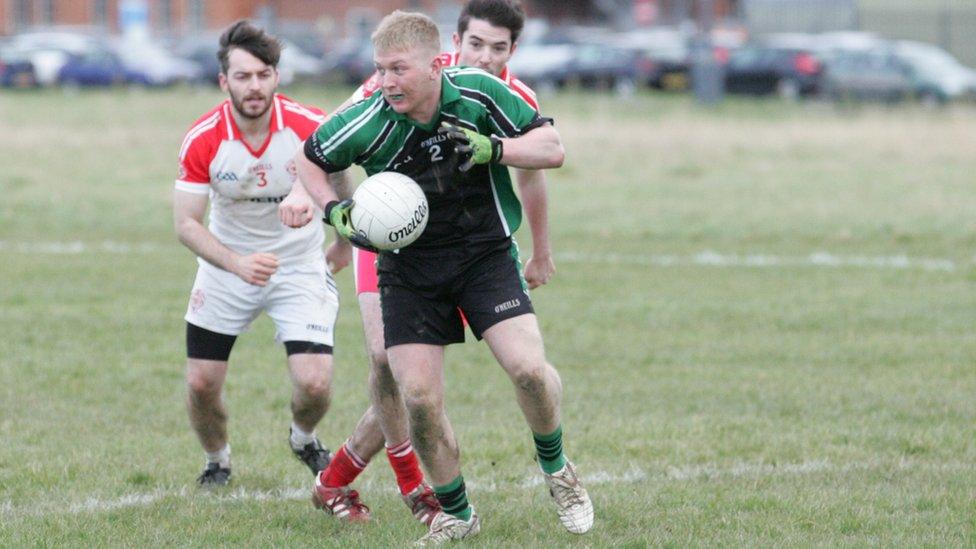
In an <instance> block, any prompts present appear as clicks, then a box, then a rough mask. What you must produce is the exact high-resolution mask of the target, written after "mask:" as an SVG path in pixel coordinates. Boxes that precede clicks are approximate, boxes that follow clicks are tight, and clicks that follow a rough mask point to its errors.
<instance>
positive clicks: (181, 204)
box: [173, 190, 278, 286]
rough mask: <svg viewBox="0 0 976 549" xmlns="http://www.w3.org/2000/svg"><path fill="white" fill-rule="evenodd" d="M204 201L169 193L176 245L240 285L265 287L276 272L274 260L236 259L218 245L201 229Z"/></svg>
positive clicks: (261, 256)
mask: <svg viewBox="0 0 976 549" xmlns="http://www.w3.org/2000/svg"><path fill="white" fill-rule="evenodd" d="M208 200H209V198H208V196H207V195H205V194H194V193H188V192H184V191H180V190H176V191H173V225H174V227H175V229H176V234H177V236H178V237H179V239H180V242H182V243H183V245H184V246H186V247H187V248H189V249H190V250H192V251H193V253H195V254H196V255H197V256H199V257H201V258H203V259H204V260H205V261H206V262H207V263H210V264H211V265H213V266H215V267H218V268H221V269H223V270H225V271H228V272H231V273H234V274H235V275H237V276H238V277H240V279H241V280H243V281H244V282H247V283H248V284H254V285H255V286H264V285H266V284H267V283H268V279H270V278H271V275H273V274H274V273H275V271H277V270H278V257H277V256H276V255H275V254H269V253H253V254H249V255H240V254H238V253H236V252H234V251H233V250H231V249H230V248H228V247H227V246H224V245H223V244H221V243H220V241H219V240H217V238H216V237H214V235H213V233H211V232H210V231H209V230H207V228H206V227H204V226H203V216H204V214H205V213H206V211H207V202H208Z"/></svg>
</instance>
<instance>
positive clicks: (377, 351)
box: [366, 345, 390, 370]
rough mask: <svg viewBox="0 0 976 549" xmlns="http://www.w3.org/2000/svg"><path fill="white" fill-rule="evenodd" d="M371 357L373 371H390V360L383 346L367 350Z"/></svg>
mask: <svg viewBox="0 0 976 549" xmlns="http://www.w3.org/2000/svg"><path fill="white" fill-rule="evenodd" d="M366 352H367V353H368V356H369V364H370V366H371V367H372V368H373V369H376V368H385V369H387V370H389V368H390V359H389V358H388V357H387V355H386V349H384V348H383V346H382V345H380V346H378V347H375V348H374V347H372V346H371V347H370V348H369V349H367V350H366Z"/></svg>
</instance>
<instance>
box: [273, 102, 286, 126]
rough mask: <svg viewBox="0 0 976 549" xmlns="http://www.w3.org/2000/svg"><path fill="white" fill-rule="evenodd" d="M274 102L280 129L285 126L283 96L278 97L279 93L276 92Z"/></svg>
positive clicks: (276, 119)
mask: <svg viewBox="0 0 976 549" xmlns="http://www.w3.org/2000/svg"><path fill="white" fill-rule="evenodd" d="M274 102H275V121H276V122H277V123H278V129H279V130H280V129H282V128H284V127H285V119H284V117H283V116H282V114H281V98H280V97H278V94H275V96H274Z"/></svg>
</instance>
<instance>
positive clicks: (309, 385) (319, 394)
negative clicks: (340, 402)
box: [297, 375, 331, 401]
mask: <svg viewBox="0 0 976 549" xmlns="http://www.w3.org/2000/svg"><path fill="white" fill-rule="evenodd" d="M297 386H298V390H299V391H301V392H302V394H304V395H305V398H307V399H310V400H316V401H323V400H328V399H329V396H330V391H331V384H330V383H329V380H328V378H326V377H325V376H323V375H315V376H308V377H305V378H302V379H300V380H298V381H297Z"/></svg>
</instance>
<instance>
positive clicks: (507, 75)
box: [353, 52, 539, 111]
mask: <svg viewBox="0 0 976 549" xmlns="http://www.w3.org/2000/svg"><path fill="white" fill-rule="evenodd" d="M460 57H461V54H460V53H458V52H454V53H450V52H444V53H442V54H440V55H439V56H438V58H439V59H440V60H441V66H442V67H454V66H457V65H459V64H460V63H459V62H458V61H459V59H460ZM498 78H500V79H501V80H503V81H504V82H505V83H506V84H508V87H510V88H512V89H513V90H515V91H516V92H518V94H519V95H521V96H522V98H523V99H525V101H526V103H528V104H529V105H531V106H532V108H533V109H535V110H537V111H538V110H539V100H538V99H536V96H535V92H534V91H532V88H530V87H529V86H527V85H526V84H525V82H522V81H521V80H519V79H518V78H515V76H513V75H512V72H511V71H509V70H508V66H506V67H505V68H503V69H502V73H501V74H499V75H498ZM380 85H381V81H380V76H379V73H373V76H370V77H369V78H368V79H367V80H366V81H365V82H363V85H361V86H359V88H357V89H356V91H355V92H354V93H353V97H354V98H355V100H356V101H359V100H360V99H366V98H367V97H369V96H371V95H373V93H374V92H376V90H378V89H380Z"/></svg>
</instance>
